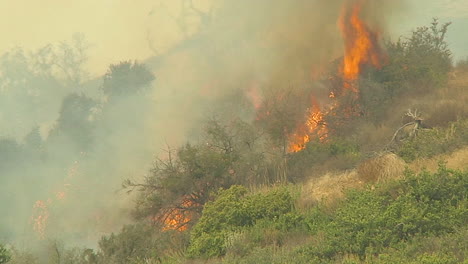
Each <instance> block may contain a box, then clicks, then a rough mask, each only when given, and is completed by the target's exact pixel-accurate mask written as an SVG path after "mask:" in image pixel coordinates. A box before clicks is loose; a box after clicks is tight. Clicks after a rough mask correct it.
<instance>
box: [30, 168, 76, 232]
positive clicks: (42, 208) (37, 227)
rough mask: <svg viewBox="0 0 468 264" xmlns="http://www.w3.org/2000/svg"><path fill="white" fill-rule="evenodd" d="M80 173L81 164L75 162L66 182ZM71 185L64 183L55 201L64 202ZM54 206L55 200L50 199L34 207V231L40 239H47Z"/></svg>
mask: <svg viewBox="0 0 468 264" xmlns="http://www.w3.org/2000/svg"><path fill="white" fill-rule="evenodd" d="M78 172H79V162H78V161H74V162H73V164H72V165H71V166H70V168H68V170H67V176H66V178H65V180H66V181H69V180H72V179H73V178H74V177H76V175H77V174H78ZM70 186H71V184H69V183H64V184H63V186H62V187H61V189H60V190H58V191H56V192H55V197H54V198H55V201H64V200H65V199H66V196H67V190H68V189H69V187H70ZM53 204H54V199H52V198H48V199H47V200H46V202H45V201H43V200H37V201H36V202H35V203H34V205H33V213H32V217H31V221H32V226H33V230H34V231H35V232H36V233H37V235H38V237H39V239H41V240H42V239H45V238H46V230H47V224H48V222H49V220H50V210H49V208H50V207H51V206H52V205H53Z"/></svg>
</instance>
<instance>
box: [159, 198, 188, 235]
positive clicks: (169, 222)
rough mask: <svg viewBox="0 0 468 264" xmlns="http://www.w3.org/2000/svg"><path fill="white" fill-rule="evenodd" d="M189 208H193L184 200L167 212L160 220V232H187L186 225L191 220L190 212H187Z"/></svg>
mask: <svg viewBox="0 0 468 264" xmlns="http://www.w3.org/2000/svg"><path fill="white" fill-rule="evenodd" d="M191 207H194V204H193V202H192V201H191V200H189V199H185V200H184V201H183V202H182V204H181V205H180V206H179V207H177V208H172V209H170V210H168V211H167V212H166V213H165V214H164V216H163V218H162V220H163V224H164V225H163V228H162V230H163V231H168V230H176V231H180V232H181V231H185V230H187V228H188V226H187V224H188V223H189V222H190V221H191V220H192V212H191V211H190V210H189V209H190V208H191Z"/></svg>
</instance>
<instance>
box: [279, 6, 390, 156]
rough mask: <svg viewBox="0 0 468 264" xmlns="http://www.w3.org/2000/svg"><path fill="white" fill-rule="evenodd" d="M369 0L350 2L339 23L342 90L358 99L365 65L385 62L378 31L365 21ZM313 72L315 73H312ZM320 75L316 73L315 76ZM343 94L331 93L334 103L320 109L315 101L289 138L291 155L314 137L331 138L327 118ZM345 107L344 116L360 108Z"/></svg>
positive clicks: (321, 139)
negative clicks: (358, 82) (360, 80)
mask: <svg viewBox="0 0 468 264" xmlns="http://www.w3.org/2000/svg"><path fill="white" fill-rule="evenodd" d="M365 1H366V0H354V1H351V0H349V1H347V2H346V3H345V5H344V7H343V11H342V13H341V16H340V18H339V21H338V27H339V29H340V31H341V33H342V36H343V41H344V58H343V63H342V65H341V68H340V71H341V74H342V77H343V88H344V90H345V91H346V90H348V91H351V92H353V93H354V95H355V97H356V98H357V96H358V93H359V89H358V86H357V84H356V81H357V79H358V78H359V75H360V74H361V72H362V69H363V67H364V66H366V65H371V66H374V67H376V68H380V67H381V66H382V64H383V63H384V58H385V55H384V53H383V52H382V50H381V48H380V46H379V43H378V39H379V34H378V32H377V31H375V30H372V29H371V27H370V26H369V25H368V24H366V23H365V21H364V20H363V19H362V9H363V6H364V4H365ZM313 73H314V72H313ZM312 76H313V77H314V76H318V75H316V74H313V75H312ZM339 96H340V93H335V92H331V93H330V94H329V95H328V97H329V98H330V99H331V100H333V102H332V103H331V104H329V105H326V106H325V107H324V108H323V109H320V107H319V105H318V103H317V102H316V101H315V100H313V102H312V107H310V108H309V109H308V111H307V119H306V122H305V123H304V124H300V125H298V126H297V128H296V130H295V132H294V133H293V134H291V135H290V136H289V147H288V151H289V152H298V151H301V150H303V149H304V148H305V145H306V144H307V143H308V142H309V141H310V140H311V139H312V138H313V137H318V139H319V140H320V141H322V142H323V141H324V140H326V138H327V135H328V127H327V123H326V122H325V121H324V120H325V117H326V116H327V115H329V114H331V113H332V110H333V109H336V108H337V107H338V106H339V101H338V100H337V98H338V97H339ZM348 108H349V109H348ZM348 108H344V109H343V111H344V114H345V116H348V117H350V116H352V115H355V114H356V109H359V107H358V106H350V107H348Z"/></svg>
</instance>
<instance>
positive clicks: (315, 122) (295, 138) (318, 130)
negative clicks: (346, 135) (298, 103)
mask: <svg viewBox="0 0 468 264" xmlns="http://www.w3.org/2000/svg"><path fill="white" fill-rule="evenodd" d="M307 113H308V114H307V120H306V122H305V124H303V125H302V124H301V125H300V126H299V127H298V128H297V129H296V132H295V133H294V134H292V135H291V136H290V137H289V142H290V143H289V148H288V151H289V152H299V151H301V150H303V149H304V148H305V146H306V144H307V143H308V142H309V141H310V140H311V139H312V138H313V137H314V136H315V137H318V139H319V140H320V141H324V140H325V139H326V138H327V134H328V128H327V124H326V122H325V121H324V116H325V115H324V113H323V112H322V111H321V110H320V107H319V105H318V103H317V101H316V100H315V99H312V107H311V108H309V109H308V111H307Z"/></svg>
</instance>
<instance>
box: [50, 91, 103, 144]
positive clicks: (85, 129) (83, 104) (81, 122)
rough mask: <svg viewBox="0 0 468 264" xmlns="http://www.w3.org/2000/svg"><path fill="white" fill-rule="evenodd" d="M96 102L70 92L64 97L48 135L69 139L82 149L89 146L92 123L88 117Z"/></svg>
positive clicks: (54, 137)
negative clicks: (55, 121) (53, 126)
mask: <svg viewBox="0 0 468 264" xmlns="http://www.w3.org/2000/svg"><path fill="white" fill-rule="evenodd" d="M95 106H96V102H95V101H94V100H93V99H91V98H89V97H87V96H85V95H83V94H70V95H68V96H67V97H65V98H64V100H63V102H62V107H61V109H60V115H59V118H58V119H57V125H56V126H55V128H54V129H53V131H51V135H50V137H51V138H52V139H56V138H58V137H61V138H66V139H68V140H71V142H73V143H74V144H75V145H76V147H77V148H78V149H79V150H81V151H83V150H85V149H87V148H89V147H90V145H91V143H92V139H93V134H92V133H93V128H94V124H93V122H92V120H91V118H90V116H91V114H92V109H93V107H95Z"/></svg>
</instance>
